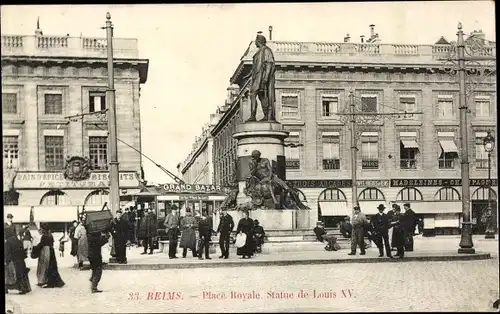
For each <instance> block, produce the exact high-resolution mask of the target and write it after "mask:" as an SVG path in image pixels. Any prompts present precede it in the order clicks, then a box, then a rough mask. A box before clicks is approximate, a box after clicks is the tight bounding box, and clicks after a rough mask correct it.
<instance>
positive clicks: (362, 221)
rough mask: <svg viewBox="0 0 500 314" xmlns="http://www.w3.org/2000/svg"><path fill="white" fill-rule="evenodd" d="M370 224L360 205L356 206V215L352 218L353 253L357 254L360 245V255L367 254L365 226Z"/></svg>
mask: <svg viewBox="0 0 500 314" xmlns="http://www.w3.org/2000/svg"><path fill="white" fill-rule="evenodd" d="M367 224H368V221H367V219H366V217H365V215H364V214H363V213H362V212H361V208H360V207H359V206H354V217H353V219H352V236H351V253H349V254H348V255H356V248H357V247H358V246H359V249H360V251H361V253H360V255H365V254H366V252H365V242H364V227H365V226H366V225H367Z"/></svg>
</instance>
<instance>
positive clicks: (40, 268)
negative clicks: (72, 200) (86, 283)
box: [31, 224, 65, 288]
mask: <svg viewBox="0 0 500 314" xmlns="http://www.w3.org/2000/svg"><path fill="white" fill-rule="evenodd" d="M41 233H42V237H41V238H40V243H38V244H37V245H36V246H34V247H33V250H32V252H31V254H32V256H31V257H33V258H38V265H37V270H36V274H37V279H38V286H40V287H43V288H56V287H57V288H60V287H62V286H64V285H65V283H64V281H63V280H62V279H61V276H60V275H59V269H58V267H57V259H56V254H55V251H54V237H53V236H52V233H51V232H50V230H49V227H48V225H47V224H42V225H41Z"/></svg>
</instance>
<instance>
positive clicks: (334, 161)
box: [285, 132, 488, 170]
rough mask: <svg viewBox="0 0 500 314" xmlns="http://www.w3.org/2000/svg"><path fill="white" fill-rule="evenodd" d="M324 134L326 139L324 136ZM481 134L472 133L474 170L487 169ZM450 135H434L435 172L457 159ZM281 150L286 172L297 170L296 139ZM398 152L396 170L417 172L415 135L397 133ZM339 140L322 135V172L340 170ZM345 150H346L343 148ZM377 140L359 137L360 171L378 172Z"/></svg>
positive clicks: (371, 134) (369, 135)
mask: <svg viewBox="0 0 500 314" xmlns="http://www.w3.org/2000/svg"><path fill="white" fill-rule="evenodd" d="M325 134H326V135H325ZM484 136H486V134H485V132H477V133H476V141H475V162H476V168H477V169H487V168H488V152H486V150H485V148H484V145H483V138H484ZM453 138H454V133H453V132H438V145H439V148H438V149H439V151H440V153H439V156H438V168H439V169H454V168H455V165H456V162H457V161H456V159H457V158H458V157H459V156H458V148H457V146H456V144H455V142H454V139H453ZM287 142H290V144H287V145H286V146H285V157H286V167H287V169H300V146H299V145H293V143H295V142H298V136H297V135H295V136H291V137H290V139H288V140H287ZM399 145H400V148H399V168H400V169H418V168H419V165H418V162H417V161H418V156H419V145H418V143H417V141H416V132H401V133H400V144H399ZM340 149H341V147H340V136H339V133H338V132H324V133H323V136H322V152H323V159H322V167H323V169H324V170H338V169H341V168H340V167H341V159H342V158H341V154H340ZM345 149H349V148H348V147H346V148H345ZM379 158H380V154H379V139H378V133H377V132H364V133H363V134H362V135H361V167H362V169H378V168H379Z"/></svg>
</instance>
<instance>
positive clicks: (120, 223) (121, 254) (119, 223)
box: [111, 210, 129, 264]
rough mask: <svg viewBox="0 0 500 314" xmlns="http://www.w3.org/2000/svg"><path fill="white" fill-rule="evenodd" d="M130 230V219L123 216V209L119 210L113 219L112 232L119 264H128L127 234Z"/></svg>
mask: <svg viewBox="0 0 500 314" xmlns="http://www.w3.org/2000/svg"><path fill="white" fill-rule="evenodd" d="M128 231H129V225H128V221H126V220H125V219H124V218H123V216H122V211H121V210H117V211H116V214H115V218H113V220H112V221H111V234H112V235H113V240H114V246H115V256H114V257H115V258H116V262H117V263H118V264H127V236H128Z"/></svg>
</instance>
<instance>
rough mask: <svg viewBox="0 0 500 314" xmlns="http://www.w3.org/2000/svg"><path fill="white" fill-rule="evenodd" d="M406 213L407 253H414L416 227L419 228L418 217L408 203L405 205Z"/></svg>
mask: <svg viewBox="0 0 500 314" xmlns="http://www.w3.org/2000/svg"><path fill="white" fill-rule="evenodd" d="M403 207H404V209H405V212H404V226H403V227H404V229H405V233H406V239H405V251H407V252H412V251H413V235H414V234H415V227H416V226H417V216H416V215H415V212H414V211H413V210H412V209H411V208H410V204H409V203H406V204H404V205H403Z"/></svg>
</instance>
